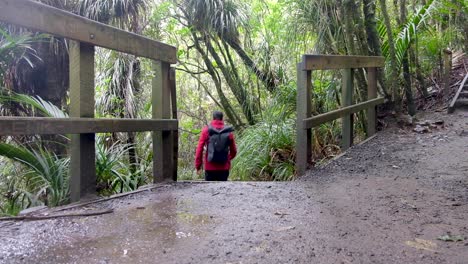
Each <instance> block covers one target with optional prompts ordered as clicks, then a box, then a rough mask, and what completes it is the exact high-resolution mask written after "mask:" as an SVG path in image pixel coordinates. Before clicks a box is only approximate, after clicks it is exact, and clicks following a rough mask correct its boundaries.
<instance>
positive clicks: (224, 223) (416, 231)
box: [0, 112, 468, 263]
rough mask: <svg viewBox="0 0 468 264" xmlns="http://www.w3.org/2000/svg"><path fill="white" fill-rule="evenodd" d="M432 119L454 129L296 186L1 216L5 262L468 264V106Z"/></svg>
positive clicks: (359, 154)
mask: <svg viewBox="0 0 468 264" xmlns="http://www.w3.org/2000/svg"><path fill="white" fill-rule="evenodd" d="M425 118H428V119H432V120H435V119H443V120H444V121H445V124H444V127H438V128H433V129H432V130H431V132H429V133H425V134H418V133H414V132H412V131H411V129H400V128H398V127H394V128H389V129H386V130H385V131H384V132H381V133H379V134H378V136H377V137H375V138H374V139H372V140H371V141H369V142H367V143H366V144H363V145H360V146H356V147H354V148H352V149H351V150H350V151H349V152H347V153H346V154H345V155H343V156H342V157H340V158H339V159H337V160H335V161H333V162H331V163H330V164H329V165H327V166H324V167H322V168H320V169H315V170H313V171H310V172H309V174H308V175H307V176H305V177H303V178H301V179H299V180H297V181H295V182H287V183H285V182H275V183H272V182H249V183H246V182H226V183H194V184H191V183H178V184H176V185H171V186H163V187H160V188H156V189H153V190H151V191H144V192H142V193H139V194H134V195H131V196H127V197H125V198H119V199H114V200H111V201H107V202H102V203H98V204H92V205H88V206H86V207H85V208H81V209H80V210H95V209H103V208H113V209H114V212H113V213H111V214H106V215H101V216H92V217H75V218H68V219H55V220H45V221H34V222H20V223H12V222H6V223H0V237H1V243H0V262H2V263H468V261H467V260H468V229H467V228H468V113H460V112H458V113H456V114H454V115H451V116H446V115H443V114H437V113H436V114H429V115H427V116H426V117H423V119H425ZM75 211H76V209H75ZM444 235H446V236H445V237H443V236H444ZM438 238H442V239H446V240H447V239H448V240H460V239H464V240H462V241H456V242H450V241H444V240H439V239H438Z"/></svg>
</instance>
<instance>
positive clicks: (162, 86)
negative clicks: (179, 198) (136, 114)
mask: <svg viewBox="0 0 468 264" xmlns="http://www.w3.org/2000/svg"><path fill="white" fill-rule="evenodd" d="M153 69H154V78H153V91H152V99H151V100H152V105H153V118H154V119H170V118H171V81H170V72H169V69H170V67H169V64H168V63H164V62H161V61H153ZM173 143H174V142H173V137H172V134H171V133H170V132H168V131H157V132H153V181H154V182H155V183H159V182H164V181H168V180H171V179H172V177H173V167H172V166H173V154H172V152H173V151H174V147H173Z"/></svg>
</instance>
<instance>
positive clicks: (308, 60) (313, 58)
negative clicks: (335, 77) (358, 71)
mask: <svg viewBox="0 0 468 264" xmlns="http://www.w3.org/2000/svg"><path fill="white" fill-rule="evenodd" d="M303 61H304V62H305V63H304V64H303V65H304V67H303V69H302V70H305V71H311V70H330V69H350V68H372V67H383V66H384V65H385V58H384V57H377V56H341V55H340V56H339V55H303Z"/></svg>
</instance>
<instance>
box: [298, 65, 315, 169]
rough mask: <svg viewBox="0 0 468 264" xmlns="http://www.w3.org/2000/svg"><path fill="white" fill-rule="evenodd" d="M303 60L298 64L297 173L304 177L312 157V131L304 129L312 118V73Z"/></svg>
mask: <svg viewBox="0 0 468 264" xmlns="http://www.w3.org/2000/svg"><path fill="white" fill-rule="evenodd" d="M304 63H305V61H304V60H303V61H302V63H298V64H297V120H296V129H297V131H296V172H297V175H303V174H304V173H305V171H306V170H307V164H308V163H309V160H310V158H311V155H312V144H311V143H312V133H311V129H306V128H305V127H304V122H303V121H304V119H306V118H308V117H310V116H311V108H312V105H311V101H310V95H311V88H312V87H311V71H305V70H303V69H304Z"/></svg>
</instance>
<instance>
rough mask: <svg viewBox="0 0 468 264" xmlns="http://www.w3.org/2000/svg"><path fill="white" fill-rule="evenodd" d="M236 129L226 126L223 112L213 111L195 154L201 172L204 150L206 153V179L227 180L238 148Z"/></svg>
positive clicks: (196, 163) (196, 164)
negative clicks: (234, 132)
mask: <svg viewBox="0 0 468 264" xmlns="http://www.w3.org/2000/svg"><path fill="white" fill-rule="evenodd" d="M233 131H234V129H233V128H232V127H230V126H224V121H223V113H222V112H220V111H214V112H213V120H212V121H211V123H210V125H208V126H205V127H204V128H203V130H202V132H201V135H200V140H199V141H198V146H197V151H196V154H195V168H196V169H197V173H198V174H200V173H201V168H202V165H203V151H204V148H205V147H206V153H205V158H204V162H205V180H207V181H227V179H228V177H229V170H230V169H231V160H232V159H233V158H234V157H235V156H236V153H237V148H236V142H235V141H234V134H233V133H232V132H233Z"/></svg>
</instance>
